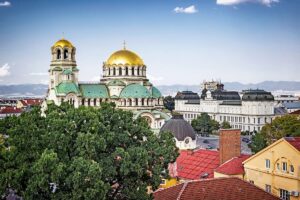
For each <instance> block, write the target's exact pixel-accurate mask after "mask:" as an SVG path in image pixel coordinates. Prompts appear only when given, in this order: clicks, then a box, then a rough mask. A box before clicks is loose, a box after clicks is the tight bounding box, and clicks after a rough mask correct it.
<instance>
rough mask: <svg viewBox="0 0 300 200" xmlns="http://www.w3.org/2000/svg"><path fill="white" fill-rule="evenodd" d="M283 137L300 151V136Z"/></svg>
mask: <svg viewBox="0 0 300 200" xmlns="http://www.w3.org/2000/svg"><path fill="white" fill-rule="evenodd" d="M284 139H285V140H286V141H287V142H288V143H290V144H291V145H292V146H293V147H295V148H296V149H297V150H298V151H300V137H285V138H284Z"/></svg>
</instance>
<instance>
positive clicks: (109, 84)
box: [107, 80, 126, 86]
mask: <svg viewBox="0 0 300 200" xmlns="http://www.w3.org/2000/svg"><path fill="white" fill-rule="evenodd" d="M107 85H108V86H125V85H126V84H125V83H124V82H123V81H120V80H113V81H110V82H109V83H108V84H107Z"/></svg>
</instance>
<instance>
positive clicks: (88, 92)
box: [79, 84, 109, 98]
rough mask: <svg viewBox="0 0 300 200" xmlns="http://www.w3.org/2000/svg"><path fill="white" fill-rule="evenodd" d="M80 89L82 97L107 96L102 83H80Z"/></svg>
mask: <svg viewBox="0 0 300 200" xmlns="http://www.w3.org/2000/svg"><path fill="white" fill-rule="evenodd" d="M79 88H80V91H81V93H82V95H83V97H84V98H109V94H108V90H107V88H106V86H105V85H102V84H80V85H79Z"/></svg>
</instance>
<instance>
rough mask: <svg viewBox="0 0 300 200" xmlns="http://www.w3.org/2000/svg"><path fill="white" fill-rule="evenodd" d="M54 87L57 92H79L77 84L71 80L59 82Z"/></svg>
mask: <svg viewBox="0 0 300 200" xmlns="http://www.w3.org/2000/svg"><path fill="white" fill-rule="evenodd" d="M55 89H56V92H57V93H58V94H69V93H76V94H77V93H79V89H78V86H77V85H76V84H75V83H73V82H67V81H64V82H61V83H60V84H59V85H58V86H56V88H55Z"/></svg>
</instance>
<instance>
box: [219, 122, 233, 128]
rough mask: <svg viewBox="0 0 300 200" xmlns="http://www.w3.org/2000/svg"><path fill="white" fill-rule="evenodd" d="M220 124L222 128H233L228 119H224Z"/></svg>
mask: <svg viewBox="0 0 300 200" xmlns="http://www.w3.org/2000/svg"><path fill="white" fill-rule="evenodd" d="M220 126H221V128H222V129H230V128H231V126H230V123H229V122H228V121H223V122H222V123H221V125H220Z"/></svg>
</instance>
